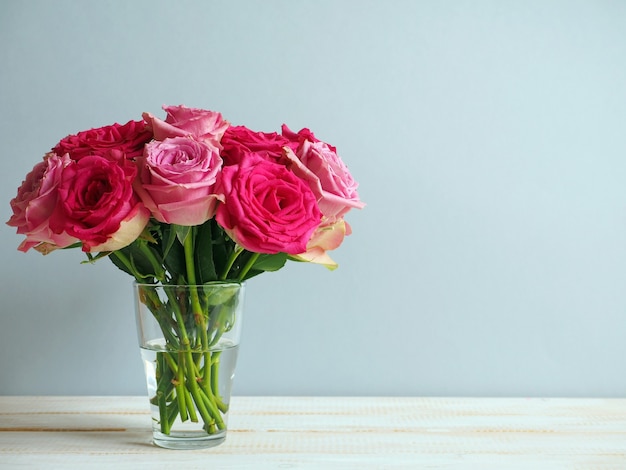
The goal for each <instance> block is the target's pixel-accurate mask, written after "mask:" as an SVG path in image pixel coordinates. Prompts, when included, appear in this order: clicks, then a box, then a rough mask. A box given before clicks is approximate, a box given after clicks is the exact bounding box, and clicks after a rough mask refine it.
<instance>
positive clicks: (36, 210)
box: [7, 153, 78, 252]
mask: <svg viewBox="0 0 626 470" xmlns="http://www.w3.org/2000/svg"><path fill="white" fill-rule="evenodd" d="M71 163H72V160H71V159H70V157H69V156H68V155H64V156H63V157H59V156H58V155H55V154H53V153H49V154H48V155H46V156H45V157H44V160H43V161H41V162H39V163H38V164H37V165H35V167H34V168H33V169H32V171H31V172H30V173H28V175H26V180H24V182H23V183H22V185H21V186H20V187H19V189H18V190H17V196H16V197H15V198H13V199H12V200H11V209H13V216H11V218H10V219H9V221H8V222H7V224H8V225H10V226H11V227H17V233H19V234H22V235H26V240H24V241H23V242H22V243H21V244H20V246H19V248H18V249H19V250H20V251H24V252H26V251H28V250H29V249H30V248H33V247H34V248H36V247H37V246H39V245H41V244H47V245H52V246H55V247H59V248H64V247H66V246H69V245H71V244H72V243H75V242H77V241H78V240H77V239H76V238H75V237H72V236H71V235H68V234H67V233H65V232H61V233H54V232H52V230H51V229H50V227H49V225H48V221H49V219H50V215H51V214H52V212H53V211H54V208H55V207H56V204H57V200H58V191H57V188H58V186H59V183H60V181H61V175H62V173H63V169H64V168H65V167H67V166H68V165H70V164H71ZM50 249H51V248H50Z"/></svg>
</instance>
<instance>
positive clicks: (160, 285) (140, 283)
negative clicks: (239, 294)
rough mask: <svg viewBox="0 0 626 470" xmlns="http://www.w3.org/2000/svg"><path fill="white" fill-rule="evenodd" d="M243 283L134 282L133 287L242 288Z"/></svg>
mask: <svg viewBox="0 0 626 470" xmlns="http://www.w3.org/2000/svg"><path fill="white" fill-rule="evenodd" d="M245 284H246V283H245V282H237V281H209V282H205V283H204V284H162V283H160V282H156V283H146V282H137V281H134V282H133V285H134V286H137V287H177V288H180V287H187V288H190V287H207V286H208V287H212V286H231V287H232V286H240V287H243V286H244V285H245Z"/></svg>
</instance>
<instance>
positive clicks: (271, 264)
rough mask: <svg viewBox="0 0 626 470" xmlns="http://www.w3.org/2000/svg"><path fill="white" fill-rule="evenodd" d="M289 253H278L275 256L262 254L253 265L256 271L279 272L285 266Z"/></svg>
mask: <svg viewBox="0 0 626 470" xmlns="http://www.w3.org/2000/svg"><path fill="white" fill-rule="evenodd" d="M286 262H287V253H276V254H275V255H267V254H262V255H261V256H259V258H258V259H257V260H256V263H254V264H253V265H252V268H251V269H253V270H255V271H278V270H279V269H280V268H282V267H283V266H285V263H286Z"/></svg>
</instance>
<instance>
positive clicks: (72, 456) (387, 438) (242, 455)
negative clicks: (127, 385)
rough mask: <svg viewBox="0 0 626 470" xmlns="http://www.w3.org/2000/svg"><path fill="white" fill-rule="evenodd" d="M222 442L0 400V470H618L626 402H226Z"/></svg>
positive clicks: (124, 408) (127, 408)
mask: <svg viewBox="0 0 626 470" xmlns="http://www.w3.org/2000/svg"><path fill="white" fill-rule="evenodd" d="M231 410H232V412H231V415H230V417H229V431H228V437H227V439H226V442H225V443H224V444H222V445H221V446H219V447H216V448H213V449H206V450H201V451H172V450H164V449H159V448H157V447H154V446H153V445H152V444H151V431H150V415H149V412H148V405H147V399H146V398H144V397H0V468H2V469H4V468H77V469H78V468H80V469H83V468H115V469H116V470H118V469H119V470H122V469H132V470H136V469H141V468H170V469H179V468H185V469H194V468H217V469H244V468H245V469H282V468H293V469H307V470H308V469H322V470H323V469H339V468H341V469H351V468H354V469H357V468H358V469H370V468H372V469H374V468H375V469H387V468H389V469H405V468H407V469H412V468H418V469H420V468H429V469H456V468H462V469H465V468H469V469H473V468H476V469H492V468H493V469H537V468H546V469H602V470H609V469H615V470H617V469H619V470H624V469H626V400H624V399H558V398H550V399H540V398H529V399H525V398H390V397H380V398H376V397H358V398H348V397H337V398H333V397H234V398H233V400H232V404H231Z"/></svg>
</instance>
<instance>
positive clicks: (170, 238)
mask: <svg viewBox="0 0 626 470" xmlns="http://www.w3.org/2000/svg"><path fill="white" fill-rule="evenodd" d="M161 236H162V239H161V244H162V248H161V250H162V252H161V253H162V254H161V256H162V257H163V259H165V258H166V257H167V255H168V254H169V252H170V250H171V249H172V246H173V245H174V243H175V242H176V230H173V229H172V227H171V226H170V225H167V224H166V225H164V227H163V229H162V234H161Z"/></svg>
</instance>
